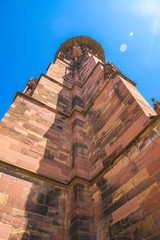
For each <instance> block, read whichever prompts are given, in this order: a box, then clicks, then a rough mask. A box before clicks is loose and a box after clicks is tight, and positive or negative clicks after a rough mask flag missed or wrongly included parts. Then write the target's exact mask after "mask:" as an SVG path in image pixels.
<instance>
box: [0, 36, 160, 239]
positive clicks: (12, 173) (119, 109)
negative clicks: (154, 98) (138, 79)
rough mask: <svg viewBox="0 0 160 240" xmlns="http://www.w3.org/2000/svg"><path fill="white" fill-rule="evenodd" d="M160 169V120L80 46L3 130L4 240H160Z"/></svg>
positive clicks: (100, 55)
mask: <svg viewBox="0 0 160 240" xmlns="http://www.w3.org/2000/svg"><path fill="white" fill-rule="evenodd" d="M159 166H160V115H159V114H157V113H156V112H155V111H154V110H153V109H152V108H151V107H150V105H149V104H148V103H147V102H146V100H145V99H144V98H143V97H142V96H141V94H140V93H139V92H138V91H137V89H136V88H135V83H134V82H132V81H131V80H130V79H128V78H127V77H126V76H124V75H123V74H122V73H121V71H120V70H119V69H118V68H117V67H116V66H114V65H113V64H111V63H109V62H107V63H106V62H105V55H104V51H103V49H102V47H101V45H100V44H99V43H97V42H96V41H95V40H93V39H92V38H90V37H85V36H78V37H73V38H70V39H68V40H67V41H65V42H64V43H62V44H61V45H60V47H59V49H58V51H57V53H56V54H55V60H54V63H50V64H49V66H48V69H47V72H46V74H41V75H40V77H39V78H38V79H37V78H36V79H33V78H32V79H31V80H29V82H28V83H27V85H26V88H25V90H24V92H23V93H22V92H17V94H16V96H15V98H14V100H13V103H12V105H11V106H10V108H9V110H8V112H7V113H6V114H5V116H4V118H3V119H2V121H1V123H0V172H1V173H0V239H1V240H6V239H9V240H18V239H21V240H62V239H63V240H64V239H65V240H109V239H110V240H120V239H122V240H123V239H126V240H127V239H128V240H129V239H132V240H133V239H135V240H138V239H160V222H159V219H160V188H159V185H160V172H159Z"/></svg>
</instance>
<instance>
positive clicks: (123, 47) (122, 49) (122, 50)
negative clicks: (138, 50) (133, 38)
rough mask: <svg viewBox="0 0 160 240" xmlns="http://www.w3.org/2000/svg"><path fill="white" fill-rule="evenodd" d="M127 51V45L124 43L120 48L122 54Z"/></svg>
mask: <svg viewBox="0 0 160 240" xmlns="http://www.w3.org/2000/svg"><path fill="white" fill-rule="evenodd" d="M126 50H127V44H125V43H123V44H122V45H121V46H120V51H121V52H125V51H126Z"/></svg>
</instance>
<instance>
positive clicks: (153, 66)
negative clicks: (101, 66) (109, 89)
mask: <svg viewBox="0 0 160 240" xmlns="http://www.w3.org/2000/svg"><path fill="white" fill-rule="evenodd" d="M0 29H1V37H0V56H1V57H0V83H1V87H0V92H1V93H0V119H1V118H2V117H3V115H4V114H5V112H6V111H7V110H8V108H9V106H10V104H11V103H12V100H13V98H14V96H15V94H16V91H17V90H19V91H23V90H24V88H25V85H26V83H27V81H28V80H29V79H30V78H31V77H39V76H40V74H41V73H46V69H47V67H48V65H49V63H50V62H53V60H54V54H55V53H56V50H57V49H58V47H59V45H60V44H61V43H62V42H64V41H65V40H67V39H68V38H70V37H73V36H78V35H86V36H90V37H92V38H94V39H95V40H96V41H98V42H99V43H100V44H101V45H102V47H103V49H104V51H105V54H106V61H110V62H112V63H114V64H115V65H116V66H117V67H118V68H119V69H120V70H121V71H122V73H123V74H124V75H126V76H127V77H129V78H130V79H131V80H133V81H134V82H136V83H137V88H138V90H139V91H140V92H141V94H142V95H143V96H144V97H145V98H146V100H147V101H148V102H149V103H150V104H151V105H152V102H151V98H152V97H154V98H155V99H156V100H158V101H160V95H159V93H160V83H159V81H160V0H131V1H129V0H85V1H84V0H80V1H77V0H57V1H56V0H46V1H44V0H0ZM131 32H133V36H130V33H131ZM122 44H126V45H127V50H126V51H125V52H121V51H120V46H121V45H122Z"/></svg>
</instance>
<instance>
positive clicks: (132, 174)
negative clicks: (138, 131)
mask: <svg viewBox="0 0 160 240" xmlns="http://www.w3.org/2000/svg"><path fill="white" fill-rule="evenodd" d="M135 143H136V142H135ZM159 151H160V123H158V125H157V126H156V127H155V128H154V129H152V130H151V131H149V133H148V134H147V135H146V133H145V134H144V135H142V136H141V137H140V141H138V142H137V144H133V147H131V148H130V149H128V150H126V152H124V153H123V155H121V156H120V157H119V158H118V159H117V161H119V162H118V163H117V164H116V165H114V166H113V167H110V170H108V171H107V173H106V174H105V175H104V176H102V177H99V180H98V181H97V182H96V183H95V184H94V185H93V186H92V194H93V195H92V197H93V205H94V214H95V224H96V231H97V239H98V240H106V239H112V240H117V239H128V240H129V239H135V240H139V239H147V240H151V239H159V238H160V224H159V219H160V156H159V154H158V153H159Z"/></svg>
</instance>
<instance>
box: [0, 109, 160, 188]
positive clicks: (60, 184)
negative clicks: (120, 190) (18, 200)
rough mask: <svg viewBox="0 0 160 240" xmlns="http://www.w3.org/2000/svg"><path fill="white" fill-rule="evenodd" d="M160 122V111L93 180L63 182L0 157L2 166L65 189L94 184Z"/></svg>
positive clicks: (76, 179)
mask: <svg viewBox="0 0 160 240" xmlns="http://www.w3.org/2000/svg"><path fill="white" fill-rule="evenodd" d="M158 122H160V113H159V114H158V115H157V116H155V117H154V118H153V119H152V120H151V122H150V123H149V124H148V125H147V126H146V127H145V128H144V129H143V130H142V131H141V132H140V133H139V134H138V135H137V136H136V137H135V138H134V139H133V140H132V141H131V142H130V143H129V144H128V145H127V146H126V147H125V148H124V149H123V150H122V151H121V152H120V153H119V154H118V155H117V156H116V157H115V158H113V159H112V160H111V161H110V162H109V163H108V164H107V166H106V167H104V168H103V169H102V170H101V171H100V172H99V173H98V174H97V175H96V176H95V177H93V178H92V179H91V180H86V179H85V178H82V177H79V176H75V177H73V178H72V179H71V180H70V181H69V182H63V181H60V180H57V179H54V178H51V177H48V176H45V175H43V174H40V173H38V172H34V171H31V170H29V169H26V168H23V167H20V166H18V165H14V164H13V163H10V162H7V161H5V160H2V159H0V167H3V168H5V169H8V170H11V171H13V172H14V174H15V175H16V174H19V175H20V174H23V179H24V176H28V177H32V178H34V179H36V180H40V181H43V182H46V183H49V184H52V185H54V186H58V187H61V188H64V189H67V190H68V189H70V188H71V187H72V186H74V185H75V184H76V183H82V184H84V185H86V186H92V185H93V184H95V183H96V182H97V181H98V180H99V179H100V178H102V177H103V176H104V175H105V174H106V173H107V172H108V171H109V170H110V169H111V168H112V167H113V165H115V164H117V163H118V162H119V161H120V159H121V158H122V157H123V156H124V155H126V153H127V152H128V151H129V150H130V149H131V148H132V147H133V146H134V145H135V144H137V143H138V142H139V141H140V140H141V139H142V138H144V136H146V135H147V134H148V133H149V132H150V131H151V130H152V129H153V128H154V127H155V126H156V124H157V123H158Z"/></svg>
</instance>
